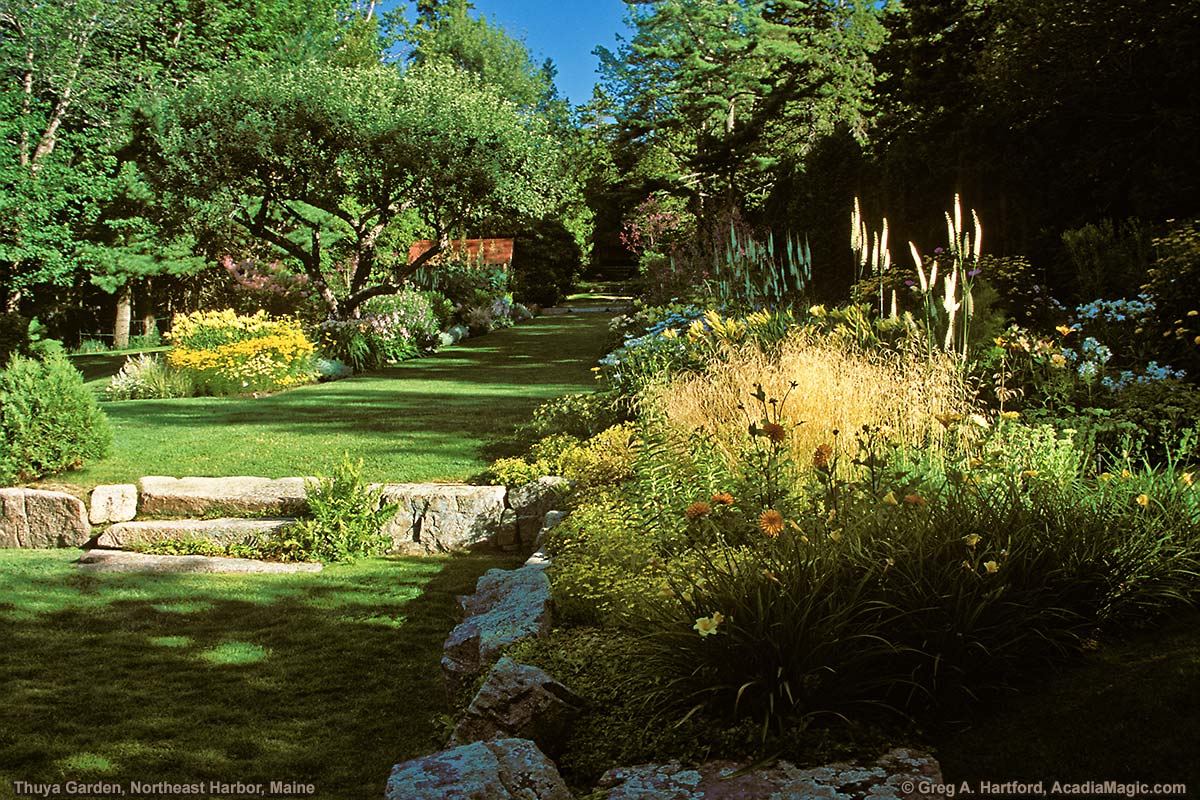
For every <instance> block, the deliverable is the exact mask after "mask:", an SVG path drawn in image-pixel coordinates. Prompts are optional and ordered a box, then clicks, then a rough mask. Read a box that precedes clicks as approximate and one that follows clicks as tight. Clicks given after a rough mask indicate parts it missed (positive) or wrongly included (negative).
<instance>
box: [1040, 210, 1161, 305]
mask: <svg viewBox="0 0 1200 800" xmlns="http://www.w3.org/2000/svg"><path fill="white" fill-rule="evenodd" d="M1062 242H1063V247H1064V248H1065V249H1066V251H1067V257H1068V258H1069V259H1070V263H1071V266H1073V267H1074V269H1075V280H1076V283H1077V284H1078V287H1079V296H1080V297H1085V298H1086V297H1133V296H1134V295H1136V294H1137V293H1138V287H1139V286H1140V285H1141V284H1142V281H1143V279H1144V278H1145V276H1146V269H1147V268H1148V267H1149V265H1150V262H1151V260H1152V258H1153V254H1152V251H1151V246H1150V232H1149V230H1148V229H1147V228H1146V226H1145V225H1143V224H1142V223H1141V222H1140V221H1139V220H1136V219H1130V220H1126V221H1125V222H1122V223H1117V224H1114V223H1113V221H1112V220H1110V219H1105V220H1101V221H1100V222H1098V223H1095V224H1088V225H1084V226H1083V227H1082V228H1073V229H1070V230H1065V231H1063V233H1062Z"/></svg>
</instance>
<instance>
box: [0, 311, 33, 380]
mask: <svg viewBox="0 0 1200 800" xmlns="http://www.w3.org/2000/svg"><path fill="white" fill-rule="evenodd" d="M13 353H20V354H21V355H23V356H27V355H29V320H28V319H26V318H25V317H22V316H21V315H20V314H17V313H15V312H10V313H7V314H0V369H3V368H4V365H5V364H7V363H8V359H9V356H11V355H12V354H13Z"/></svg>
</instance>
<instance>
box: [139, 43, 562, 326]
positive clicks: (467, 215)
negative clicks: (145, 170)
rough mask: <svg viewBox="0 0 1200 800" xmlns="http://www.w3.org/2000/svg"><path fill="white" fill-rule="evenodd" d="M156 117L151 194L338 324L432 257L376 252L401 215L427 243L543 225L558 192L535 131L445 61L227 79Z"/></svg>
mask: <svg viewBox="0 0 1200 800" xmlns="http://www.w3.org/2000/svg"><path fill="white" fill-rule="evenodd" d="M157 114H158V116H157V121H156V124H155V125H154V126H153V127H152V129H151V130H152V136H153V144H154V148H155V150H156V155H157V159H156V161H155V162H154V163H155V167H154V169H153V170H151V172H152V175H151V178H152V179H153V181H154V183H155V186H156V187H157V188H159V189H161V190H162V191H165V192H170V193H171V194H172V196H173V198H174V201H175V205H176V206H177V207H178V208H179V209H180V210H184V211H188V210H190V211H192V213H195V211H197V210H205V215H204V216H203V218H202V219H201V220H200V221H202V222H206V223H207V224H208V225H209V227H211V228H213V229H214V230H215V231H218V232H219V231H220V230H222V226H224V225H227V224H228V222H229V221H232V223H233V224H234V225H235V226H237V227H238V228H240V229H241V231H242V233H244V234H246V235H249V236H250V237H252V238H253V239H254V240H256V241H258V242H259V243H261V244H262V245H263V246H265V247H268V248H270V250H272V251H273V252H274V253H275V254H276V255H277V256H281V257H283V258H285V259H287V260H288V261H289V262H290V263H292V264H294V265H295V268H296V269H297V270H299V271H303V273H304V274H305V275H306V276H307V277H308V279H309V281H310V282H311V285H312V286H313V287H314V289H315V290H316V291H317V293H318V295H319V296H320V298H321V300H322V302H323V303H324V304H325V307H326V311H327V313H328V314H329V315H330V316H331V317H334V318H338V319H349V318H351V317H352V316H353V314H354V311H355V309H356V308H358V306H360V305H361V304H362V303H364V302H366V301H367V300H368V299H370V298H371V297H374V296H377V295H380V294H390V293H394V292H396V291H398V290H399V289H400V288H401V286H402V285H403V281H404V279H405V278H407V277H408V276H409V275H411V274H412V273H413V272H415V271H416V270H418V269H420V268H421V267H422V265H423V264H425V263H427V262H428V260H429V259H431V258H433V257H434V256H436V255H437V254H438V250H439V248H438V247H435V248H433V249H431V250H430V251H429V252H428V253H427V254H425V255H424V256H422V257H420V258H418V259H416V260H415V261H414V262H413V263H411V264H410V263H408V262H407V259H404V258H398V257H395V256H394V255H393V254H392V250H391V249H390V248H386V249H385V248H382V247H381V242H384V241H387V240H388V237H387V236H386V234H387V232H388V230H389V228H390V227H391V226H393V225H401V224H405V225H407V224H409V223H410V222H411V220H409V219H408V217H406V215H410V216H411V215H412V214H416V215H418V216H419V218H420V220H421V222H422V224H423V225H424V226H425V227H426V230H427V233H428V235H429V238H431V239H432V240H433V241H435V242H439V243H440V242H442V241H444V240H448V239H449V238H450V234H451V232H453V231H458V230H460V229H461V228H463V227H465V226H468V225H472V224H478V223H480V222H481V221H483V220H484V219H485V218H488V217H492V216H497V215H500V216H503V215H510V214H524V213H528V214H533V215H541V214H545V213H548V212H549V211H551V210H552V208H553V206H554V205H555V204H556V202H557V200H558V199H559V198H560V197H561V196H562V194H563V191H564V184H563V182H562V180H561V177H562V170H561V169H559V166H558V164H557V161H556V160H557V158H558V156H559V148H557V147H556V146H555V145H554V143H553V142H552V141H551V140H550V139H549V137H548V136H547V134H546V131H545V125H544V123H543V122H542V121H541V120H539V119H538V118H536V117H528V116H523V115H521V114H519V113H518V112H517V110H516V109H515V108H514V107H513V106H512V105H511V104H510V103H508V102H507V101H506V100H504V99H503V98H502V97H501V96H499V95H498V94H497V92H496V91H495V89H494V88H493V87H489V86H487V85H485V84H483V83H481V82H480V80H479V79H477V78H476V77H475V76H472V75H470V74H468V73H466V72H463V71H460V70H456V69H453V68H451V67H449V66H447V65H445V64H438V63H430V64H426V65H422V66H420V67H412V68H410V69H409V70H407V71H406V72H405V73H403V74H401V73H399V72H398V71H397V70H395V69H392V68H388V67H384V66H382V65H380V66H378V67H374V68H360V69H355V70H346V69H337V68H331V67H327V66H322V65H317V64H307V65H303V66H295V67H287V68H279V67H271V68H258V69H250V70H248V69H244V68H234V69H229V70H226V71H224V72H222V73H219V74H213V75H212V76H210V77H209V78H207V79H206V80H204V81H202V82H199V83H197V84H196V85H195V86H194V87H191V88H189V89H187V90H186V91H184V92H183V93H181V94H180V95H178V96H176V97H174V98H172V99H171V100H170V102H168V103H166V104H164V105H162V106H161V107H160V108H159V109H158V111H157ZM279 176H284V177H283V178H282V179H280V178H279ZM242 198H246V199H245V201H244V202H243V200H242ZM339 270H341V272H342V274H341V275H339V274H338V271H339Z"/></svg>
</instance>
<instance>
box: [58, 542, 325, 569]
mask: <svg viewBox="0 0 1200 800" xmlns="http://www.w3.org/2000/svg"><path fill="white" fill-rule="evenodd" d="M75 566H76V569H79V570H81V571H84V572H149V573H168V572H193V573H210V574H211V573H256V574H287V573H293V572H320V571H321V569H322V568H323V565H321V564H320V563H315V562H313V563H307V562H306V563H297V564H285V563H282V562H278V561H256V560H254V559H248V558H225V557H222V556H160V555H150V554H148V553H131V552H129V551H127V550H108V549H103V548H96V549H93V550H89V551H87V552H86V553H84V554H83V555H82V556H80V558H79V560H78V561H77V562H76V564H75Z"/></svg>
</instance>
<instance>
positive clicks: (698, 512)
mask: <svg viewBox="0 0 1200 800" xmlns="http://www.w3.org/2000/svg"><path fill="white" fill-rule="evenodd" d="M683 513H684V515H685V516H687V518H688V519H700V518H701V517H707V516H708V515H709V514H711V513H712V506H710V505H709V504H708V503H705V502H699V503H692V504H691V505H690V506H688V507H687V508H686V509H684V512H683Z"/></svg>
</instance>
